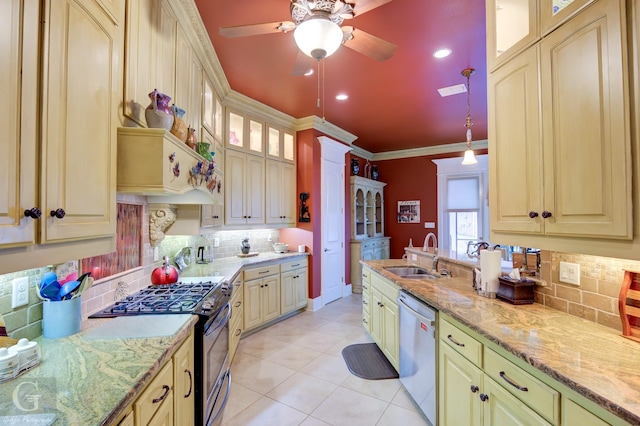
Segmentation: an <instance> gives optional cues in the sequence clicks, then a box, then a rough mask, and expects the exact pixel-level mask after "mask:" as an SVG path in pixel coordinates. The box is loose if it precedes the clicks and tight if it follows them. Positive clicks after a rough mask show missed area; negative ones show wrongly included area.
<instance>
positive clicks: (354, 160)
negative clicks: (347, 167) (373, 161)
mask: <svg viewBox="0 0 640 426" xmlns="http://www.w3.org/2000/svg"><path fill="white" fill-rule="evenodd" d="M359 172H360V164H358V159H357V158H352V159H351V174H353V175H354V176H355V175H357V174H358V173H359Z"/></svg>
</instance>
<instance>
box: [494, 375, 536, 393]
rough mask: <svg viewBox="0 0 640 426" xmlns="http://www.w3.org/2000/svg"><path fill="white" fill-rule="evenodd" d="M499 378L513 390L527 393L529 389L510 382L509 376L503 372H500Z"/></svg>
mask: <svg viewBox="0 0 640 426" xmlns="http://www.w3.org/2000/svg"><path fill="white" fill-rule="evenodd" d="M500 377H502V380H504V381H505V382H507V383H509V384H510V385H511V386H513V387H514V388H516V389H518V390H519V391H522V392H529V389H527V387H526V386H520V385H519V384H517V383H516V382H514V381H513V380H511V378H510V377H509V376H507V373H505V372H504V371H501V372H500Z"/></svg>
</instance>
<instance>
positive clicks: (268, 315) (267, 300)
mask: <svg viewBox="0 0 640 426" xmlns="http://www.w3.org/2000/svg"><path fill="white" fill-rule="evenodd" d="M243 299H244V312H243V314H244V329H245V330H251V329H252V328H255V327H257V326H259V325H261V324H264V323H266V322H268V321H271V320H273V319H275V318H278V317H279V316H280V266H279V265H270V266H264V267H260V268H253V269H247V270H245V271H244V292H243Z"/></svg>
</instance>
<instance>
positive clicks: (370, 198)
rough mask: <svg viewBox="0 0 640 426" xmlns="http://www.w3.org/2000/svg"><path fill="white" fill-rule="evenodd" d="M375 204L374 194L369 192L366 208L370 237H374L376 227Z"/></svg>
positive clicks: (368, 234)
mask: <svg viewBox="0 0 640 426" xmlns="http://www.w3.org/2000/svg"><path fill="white" fill-rule="evenodd" d="M374 203H375V202H374V200H373V194H372V193H371V191H367V199H366V201H365V207H366V218H365V221H366V223H367V236H369V237H373V236H374V225H375V218H374V209H375V204H374Z"/></svg>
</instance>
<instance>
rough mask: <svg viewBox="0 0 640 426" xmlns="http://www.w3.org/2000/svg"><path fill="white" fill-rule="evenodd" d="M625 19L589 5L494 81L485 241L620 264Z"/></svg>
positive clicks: (624, 216) (615, 7) (628, 192)
mask: <svg viewBox="0 0 640 426" xmlns="http://www.w3.org/2000/svg"><path fill="white" fill-rule="evenodd" d="M574 3H578V2H573V3H571V5H570V6H567V7H573V6H572V5H573V4H574ZM625 15H626V14H625V2H623V1H620V0H599V1H597V2H594V3H593V4H591V5H589V6H588V7H587V8H585V9H584V10H582V11H580V12H579V13H577V14H574V15H573V16H572V17H571V18H570V19H568V20H566V21H565V22H564V23H562V25H560V26H558V27H557V28H556V29H555V30H553V31H552V32H551V33H549V34H548V35H546V36H544V37H543V38H542V39H541V41H540V42H538V43H537V44H535V45H534V46H531V47H530V48H529V49H527V50H525V51H524V52H522V53H521V54H518V55H517V56H515V57H514V58H513V60H511V61H509V62H507V63H506V64H505V65H504V66H503V67H501V68H499V69H498V70H496V71H495V72H493V73H492V74H491V75H490V77H489V88H488V89H489V90H488V95H489V111H490V117H489V152H490V153H491V155H492V161H491V162H490V170H489V172H490V173H489V175H490V190H489V198H490V201H489V205H490V206H491V230H492V234H491V241H494V242H496V243H500V244H505V243H506V244H511V245H524V246H534V247H540V248H544V249H550V250H559V251H575V252H579V253H583V252H584V253H594V254H600V255H609V256H616V257H620V254H619V253H618V252H616V251H611V250H612V247H614V246H615V243H612V242H611V241H612V240H620V241H625V240H626V241H630V240H631V239H632V238H633V229H632V224H633V214H632V206H633V204H632V203H633V197H632V181H631V179H632V165H631V158H632V150H631V137H630V116H629V114H628V111H629V105H630V99H629V84H628V78H629V74H628V69H627V58H626V51H627V43H626V37H627V35H626V34H627V32H626V24H625V22H626V16H625ZM538 84H539V86H538ZM576 237H577V238H576ZM585 239H590V241H593V244H585V242H586V241H588V240H585ZM605 240H608V241H606V242H605ZM618 245H619V246H620V247H622V245H620V244H618ZM585 246H587V247H586V248H585ZM627 256H628V255H627Z"/></svg>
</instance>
